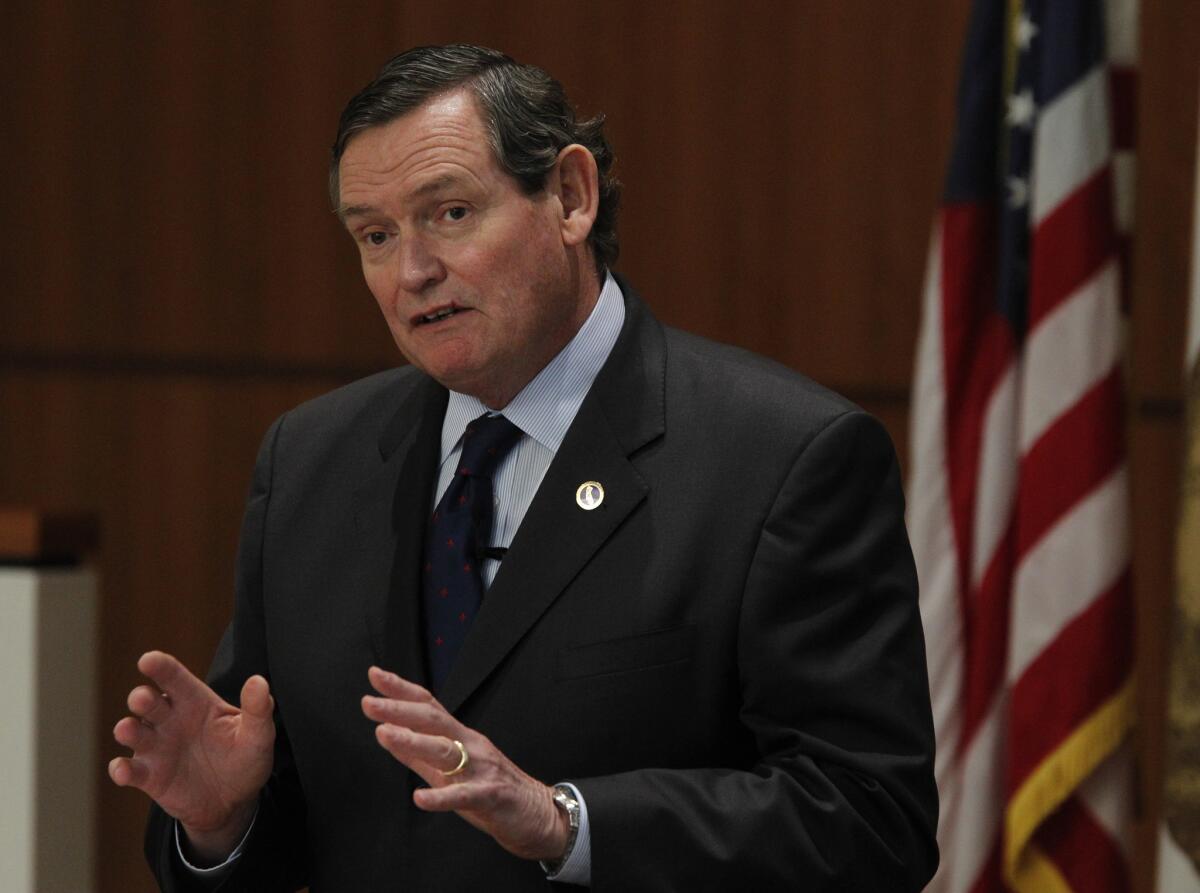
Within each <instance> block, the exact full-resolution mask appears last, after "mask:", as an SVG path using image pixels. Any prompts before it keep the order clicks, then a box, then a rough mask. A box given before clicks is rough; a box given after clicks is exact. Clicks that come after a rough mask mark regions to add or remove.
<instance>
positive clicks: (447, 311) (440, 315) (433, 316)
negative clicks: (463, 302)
mask: <svg viewBox="0 0 1200 893" xmlns="http://www.w3.org/2000/svg"><path fill="white" fill-rule="evenodd" d="M466 309H468V308H466V307H455V306H453V305H451V306H449V307H442V308H441V309H439V310H435V311H434V312H433V313H426V314H423V315H421V316H418V317H417V318H416V320H415V322H416V324H417V325H419V326H426V325H430V324H431V323H436V322H441V321H442V320H444V319H449V318H450V317H452V316H454V315H456V314H458V313H461V312H462V311H464V310H466Z"/></svg>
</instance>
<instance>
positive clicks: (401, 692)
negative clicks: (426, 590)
mask: <svg viewBox="0 0 1200 893" xmlns="http://www.w3.org/2000/svg"><path fill="white" fill-rule="evenodd" d="M367 678H368V679H369V680H370V682H371V686H372V687H373V688H374V689H375V690H376V691H377V692H379V694H380V695H382V697H372V696H371V695H365V696H364V697H363V701H362V709H363V713H365V714H366V715H367V718H368V719H372V720H374V721H375V722H377V723H379V725H378V726H376V728H375V737H376V739H377V740H378V741H379V743H380V745H381V746H382V747H383V748H384V750H386V751H387V752H388V753H390V754H391V755H392V756H394V757H395V758H396V759H397V760H399V761H400V762H401V763H403V764H404V765H405V766H408V768H410V769H412V770H413V771H414V772H416V773H417V775H419V776H421V778H423V779H424V780H425V782H426V783H427V784H428V785H429V787H427V788H420V789H418V790H416V791H414V792H413V802H414V803H416V804H417V806H418V807H419V808H421V809H424V810H426V811H428V812H456V813H458V814H459V815H460V816H462V817H463V818H464V819H466V820H467V821H468V822H470V823H471V824H472V825H474V826H475V827H476V828H478V829H479V830H481V831H483V832H484V833H486V834H489V835H491V836H492V837H493V838H494V839H495V840H496V842H497V843H499V844H500V846H502V847H504V849H506V850H508V851H509V852H510V853H512V854H513V855H515V856H519V857H521V858H522V859H542V860H544V861H547V862H554V861H558V860H559V859H561V858H562V856H563V851H564V850H565V849H566V846H567V837H568V833H569V831H568V822H567V817H566V814H565V813H564V812H563V811H562V810H560V809H559V808H558V807H557V806H555V804H554V789H553V788H551V787H549V786H547V785H544V784H542V783H541V782H540V781H538V780H537V779H535V778H531V777H530V776H528V775H526V774H525V773H524V772H522V771H521V769H520V768H519V767H518V766H517V765H516V764H514V763H513V762H512V761H511V760H509V759H508V757H506V756H505V755H504V754H502V753H501V752H500V751H499V750H498V749H497V748H496V747H495V745H493V744H492V742H491V741H489V740H488V739H487V737H486V736H484V735H482V734H480V733H479V732H476V731H475V730H473V729H469V728H467V727H466V726H464V725H463V724H462V723H460V722H459V721H458V720H456V719H455V718H454V717H453V716H451V715H450V713H449V712H448V711H447V710H446V708H445V707H443V706H442V705H441V704H439V703H438V701H437V699H436V698H434V696H433V695H432V694H430V693H429V692H428V691H427V690H426V689H424V688H422V687H421V686H419V685H416V684H414V683H412V682H409V681H407V680H405V679H401V678H400V677H399V676H397V675H396V674H394V673H389V672H387V671H386V670H381V669H380V668H379V667H371V669H370V670H369V671H368V673H367ZM455 741H459V742H461V743H462V745H463V747H465V748H466V751H467V755H468V761H467V764H466V766H465V767H464V768H463V771H462V772H460V773H457V774H452V775H447V774H446V773H447V772H451V771H452V770H454V768H455V767H456V766H458V764H459V762H460V760H461V759H462V754H461V753H460V751H459V749H458V746H457V745H456V744H455V743H454V742H455Z"/></svg>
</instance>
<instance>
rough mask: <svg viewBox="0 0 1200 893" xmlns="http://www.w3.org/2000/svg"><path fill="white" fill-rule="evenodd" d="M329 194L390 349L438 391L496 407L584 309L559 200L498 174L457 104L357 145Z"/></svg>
mask: <svg viewBox="0 0 1200 893" xmlns="http://www.w3.org/2000/svg"><path fill="white" fill-rule="evenodd" d="M339 186H340V199H341V201H340V213H341V215H342V219H343V220H344V221H345V224H346V228H347V229H348V230H349V231H350V234H351V235H352V236H353V237H354V240H355V242H356V243H357V245H358V248H359V253H360V255H361V258H362V268H363V275H364V276H365V277H366V280H367V287H368V288H370V290H371V294H373V295H374V296H375V300H376V301H377V302H378V304H379V308H380V310H382V311H383V316H384V319H386V320H387V324H388V327H389V328H390V329H391V332H392V337H393V338H394V339H395V341H396V345H397V346H398V347H399V348H400V351H401V353H403V354H404V356H405V357H407V358H408V360H409V361H410V362H411V363H413V365H415V366H417V367H418V368H420V369H422V370H424V371H425V372H426V373H428V374H429V375H431V376H432V377H433V378H435V379H437V380H438V381H439V382H441V383H442V384H443V385H445V386H446V387H448V388H451V389H453V390H456V391H462V392H463V393H467V394H472V395H474V396H476V397H479V398H480V399H482V400H483V401H484V402H485V403H486V404H488V405H489V406H492V407H493V408H501V407H503V406H504V405H505V404H507V403H508V401H509V400H511V399H512V398H513V397H514V396H516V394H517V392H518V391H520V389H521V388H523V387H524V386H525V385H526V384H527V383H528V382H529V381H530V380H531V379H532V378H533V377H534V376H535V375H536V374H537V373H538V372H539V371H541V369H542V367H543V366H545V365H546V363H548V362H549V361H550V360H551V359H553V357H554V356H555V354H557V353H558V351H560V350H561V349H562V348H563V347H564V346H565V345H566V343H567V342H568V341H569V340H570V339H571V337H572V336H573V335H574V334H575V332H576V331H578V329H579V326H580V325H581V324H582V323H583V320H584V319H586V317H587V313H588V312H590V310H591V306H592V303H593V302H594V299H595V291H594V285H593V290H591V291H589V290H588V289H587V288H586V287H582V286H581V274H582V273H583V272H585V270H583V269H581V264H580V263H579V257H580V253H579V250H578V247H577V246H568V245H567V244H565V243H564V239H563V233H562V222H563V217H564V214H563V205H562V202H561V200H560V198H559V196H558V195H556V194H555V192H554V190H551V189H547V190H545V191H543V192H541V193H538V194H536V195H532V196H527V195H525V194H524V193H523V192H522V191H521V188H520V187H519V185H518V184H517V183H516V181H515V180H513V179H512V178H511V177H510V176H509V175H508V174H507V173H505V172H504V170H503V169H502V168H501V167H500V165H499V163H498V162H497V161H496V159H495V157H494V155H493V153H492V150H491V147H490V145H489V142H488V139H487V132H486V128H485V125H484V123H483V120H482V119H481V117H480V114H479V111H478V109H477V107H476V103H475V101H474V98H473V97H472V96H471V94H470V93H469V92H467V91H457V92H454V93H448V94H445V95H442V96H438V97H435V98H433V99H432V100H430V101H429V102H427V103H426V104H425V105H423V106H420V107H419V108H417V109H415V110H414V111H412V112H409V113H408V114H406V115H404V116H403V117H401V118H398V119H396V120H395V121H392V122H390V123H388V124H385V125H381V126H379V127H374V128H371V129H369V130H365V131H363V132H362V133H360V134H358V135H357V136H355V137H353V138H352V139H351V140H350V143H349V145H348V146H347V147H346V150H345V153H344V154H343V155H342V159H341V164H340V166H339ZM582 266H583V267H584V268H585V269H586V268H587V267H589V266H590V264H588V263H585V264H583V265H582ZM589 297H590V300H589Z"/></svg>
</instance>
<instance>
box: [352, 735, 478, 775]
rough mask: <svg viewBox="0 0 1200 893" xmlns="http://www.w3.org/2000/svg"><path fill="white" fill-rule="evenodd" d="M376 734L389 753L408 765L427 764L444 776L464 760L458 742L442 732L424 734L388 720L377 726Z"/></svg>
mask: <svg viewBox="0 0 1200 893" xmlns="http://www.w3.org/2000/svg"><path fill="white" fill-rule="evenodd" d="M375 737H376V738H377V739H378V740H379V743H380V744H382V745H383V747H384V749H385V750H387V751H388V753H390V754H391V755H392V756H394V757H395V758H396V759H398V760H400V761H401V762H402V763H404V764H405V765H406V766H411V765H412V764H414V763H424V764H425V765H426V766H428V767H429V768H430V769H433V770H435V771H437V772H438V773H439V774H440V775H444V774H445V773H447V772H450V771H451V770H453V769H454V768H456V767H457V766H458V764H459V761H460V760H461V759H462V752H461V751H459V749H458V745H456V744H455V743H454V742H453V741H452V740H451V739H449V738H446V737H444V736H442V735H422V734H420V733H419V732H414V731H413V730H412V729H406V728H403V727H400V726H393V725H389V724H387V723H384V724H382V725H379V726H376V728H375ZM468 758H469V757H468Z"/></svg>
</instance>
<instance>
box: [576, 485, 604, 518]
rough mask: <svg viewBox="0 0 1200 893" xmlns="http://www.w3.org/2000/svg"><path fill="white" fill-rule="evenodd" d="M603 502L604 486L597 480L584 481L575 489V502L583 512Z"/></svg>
mask: <svg viewBox="0 0 1200 893" xmlns="http://www.w3.org/2000/svg"><path fill="white" fill-rule="evenodd" d="M602 502H604V487H603V486H602V485H601V484H600V482H599V481H584V482H583V483H582V484H580V485H579V489H578V490H576V491H575V504H576V505H578V506H579V507H580V508H581V509H583V510H584V511H585V512H590V511H591V510H592V509H594V508H597V507H599V505H600V503H602Z"/></svg>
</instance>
